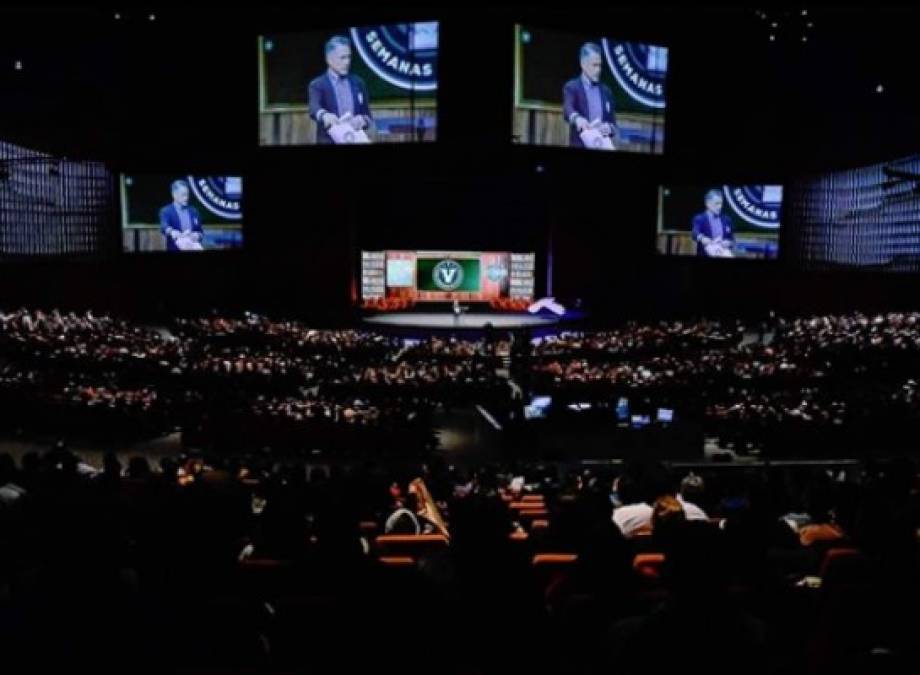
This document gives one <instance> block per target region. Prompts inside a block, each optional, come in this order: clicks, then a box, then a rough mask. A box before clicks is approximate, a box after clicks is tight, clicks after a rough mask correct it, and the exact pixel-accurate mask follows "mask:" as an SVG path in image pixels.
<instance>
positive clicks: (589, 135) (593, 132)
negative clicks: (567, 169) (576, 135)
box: [580, 122, 616, 150]
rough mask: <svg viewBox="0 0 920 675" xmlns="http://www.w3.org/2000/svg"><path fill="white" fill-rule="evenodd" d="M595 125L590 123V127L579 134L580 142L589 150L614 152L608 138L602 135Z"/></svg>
mask: <svg viewBox="0 0 920 675" xmlns="http://www.w3.org/2000/svg"><path fill="white" fill-rule="evenodd" d="M595 125H596V122H592V123H591V126H589V127H587V128H586V129H585V130H584V131H582V132H581V134H580V136H581V142H582V143H584V144H585V147H586V148H590V149H591V150H616V147H614V145H613V140H612V139H611V138H610V136H605V135H604V134H602V133H601V132H600V130H599V129H598V128H597V127H596V126H595Z"/></svg>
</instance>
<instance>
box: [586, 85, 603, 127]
mask: <svg viewBox="0 0 920 675" xmlns="http://www.w3.org/2000/svg"><path fill="white" fill-rule="evenodd" d="M581 86H582V87H584V89H585V98H586V99H587V100H588V121H589V122H593V121H594V120H601V119H603V118H604V102H603V99H602V98H601V84H600V82H592V81H591V80H589V79H588V76H587V75H585V74H584V73H582V74H581Z"/></svg>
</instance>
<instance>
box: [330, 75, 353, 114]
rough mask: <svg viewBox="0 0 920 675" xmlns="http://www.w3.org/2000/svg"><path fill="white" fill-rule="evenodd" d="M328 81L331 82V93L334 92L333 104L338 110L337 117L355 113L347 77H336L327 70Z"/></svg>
mask: <svg viewBox="0 0 920 675" xmlns="http://www.w3.org/2000/svg"><path fill="white" fill-rule="evenodd" d="M329 80H330V81H331V82H332V91H334V92H335V104H336V106H337V107H338V109H339V115H338V116H339V117H342V115H345V114H346V113H351V114H354V113H355V100H354V97H353V96H352V95H351V83H349V81H348V76H347V75H345V76H343V75H338V74H336V73H334V72H333V71H332V70H331V69H330V70H329Z"/></svg>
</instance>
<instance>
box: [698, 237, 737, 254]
mask: <svg viewBox="0 0 920 675" xmlns="http://www.w3.org/2000/svg"><path fill="white" fill-rule="evenodd" d="M703 250H704V251H706V255H708V256H709V257H710V258H734V257H735V254H734V253H732V250H731V249H730V248H729V247H728V244H726V243H725V242H724V241H723V240H721V239H716V240H715V241H711V242H709V243H708V244H706V245H704V246H703Z"/></svg>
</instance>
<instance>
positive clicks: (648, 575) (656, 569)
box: [633, 553, 664, 581]
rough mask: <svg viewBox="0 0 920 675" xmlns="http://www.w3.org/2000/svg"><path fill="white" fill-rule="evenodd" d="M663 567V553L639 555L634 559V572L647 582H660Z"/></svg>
mask: <svg viewBox="0 0 920 675" xmlns="http://www.w3.org/2000/svg"><path fill="white" fill-rule="evenodd" d="M663 565H664V554H663V553H639V554H638V555H636V557H635V558H633V571H635V572H636V574H638V575H639V576H640V577H641V578H642V579H645V580H646V581H659V580H660V579H661V568H662V566H663Z"/></svg>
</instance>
